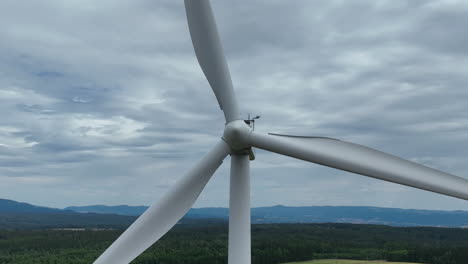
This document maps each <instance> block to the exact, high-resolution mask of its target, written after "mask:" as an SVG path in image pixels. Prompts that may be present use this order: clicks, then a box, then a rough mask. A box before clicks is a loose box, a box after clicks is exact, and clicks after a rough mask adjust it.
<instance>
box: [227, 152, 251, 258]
mask: <svg viewBox="0 0 468 264" xmlns="http://www.w3.org/2000/svg"><path fill="white" fill-rule="evenodd" d="M249 166H250V160H249V156H248V155H231V184H230V190H229V194H230V197H229V251H228V264H238V263H242V264H250V261H251V252H250V174H249Z"/></svg>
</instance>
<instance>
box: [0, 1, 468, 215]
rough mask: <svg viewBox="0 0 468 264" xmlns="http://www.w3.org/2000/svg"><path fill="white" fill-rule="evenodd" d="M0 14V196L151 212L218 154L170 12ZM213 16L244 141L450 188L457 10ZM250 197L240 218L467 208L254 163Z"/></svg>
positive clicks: (88, 7) (268, 11)
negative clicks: (308, 209) (340, 145)
mask: <svg viewBox="0 0 468 264" xmlns="http://www.w3.org/2000/svg"><path fill="white" fill-rule="evenodd" d="M0 5H1V6H0V10H1V11H0V16H1V17H2V24H3V25H4V26H3V27H2V28H1V29H0V34H1V35H2V36H4V37H3V38H2V42H1V43H0V111H1V112H2V113H7V114H5V115H2V119H0V144H2V143H3V144H4V145H8V146H3V145H0V180H1V181H2V183H3V184H2V185H0V193H2V194H4V195H5V196H6V197H9V198H12V199H17V200H23V201H26V202H37V203H39V204H44V205H49V206H67V205H71V204H91V203H92V204H94V203H107V204H125V203H127V204H150V203H152V202H153V201H156V200H157V199H158V198H159V197H160V196H161V195H162V194H163V193H164V191H166V190H167V189H168V188H169V187H170V186H171V184H173V183H174V182H175V181H176V180H177V179H179V178H180V177H181V176H182V175H183V173H184V171H186V170H188V169H189V168H190V166H191V165H193V164H194V163H195V162H196V161H197V160H198V159H199V158H200V156H201V155H203V154H204V153H206V152H207V151H208V150H209V148H210V146H212V145H213V144H215V142H217V141H218V140H220V137H221V132H222V129H223V125H224V120H223V115H222V113H221V111H220V110H219V107H218V105H217V103H216V99H215V96H214V95H213V93H212V92H211V90H210V89H209V86H208V83H207V81H206V80H205V79H204V76H203V73H202V71H201V70H200V68H199V66H198V65H197V62H196V59H195V56H194V53H193V49H192V47H191V41H190V37H189V34H188V28H187V25H186V21H185V12H184V9H183V3H182V1H169V0H167V1H156V2H155V1H136V2H135V1H122V2H118V3H116V2H112V1H99V2H96V1H84V2H83V1H82V2H79V3H78V2H76V3H74V2H66V3H63V2H61V1H53V0H49V1H43V2H40V3H39V2H37V3H36V2H35V3H32V4H31V5H32V6H28V8H26V7H25V6H24V5H22V4H20V3H18V2H17V1H3V2H2V3H1V4H0ZM212 5H213V8H214V10H215V12H216V13H215V15H216V18H217V21H218V27H219V29H220V32H221V38H222V39H223V41H224V47H225V50H226V56H227V58H228V61H229V65H230V68H231V75H232V79H233V82H234V85H235V88H236V93H237V97H238V99H239V101H240V104H241V106H242V111H243V112H242V114H243V116H247V113H251V114H260V115H261V116H262V118H261V119H260V120H259V121H258V122H257V130H258V131H260V132H281V133H289V134H304V135H320V136H331V137H337V138H341V139H344V140H349V141H354V142H356V143H360V144H364V145H368V146H371V147H374V148H377V149H381V150H384V151H387V152H389V153H392V154H396V155H399V156H402V157H405V158H408V159H411V160H414V161H417V162H422V163H424V164H427V165H429V166H433V167H435V168H439V169H443V170H446V171H448V172H451V173H454V174H459V175H461V176H464V177H467V175H466V169H467V167H466V165H465V162H464V160H466V157H467V154H468V152H467V150H466V147H465V145H466V144H464V142H466V140H467V138H468V133H467V132H466V128H467V126H468V125H467V121H466V120H467V119H468V117H467V115H466V113H467V112H468V109H467V104H466V103H465V101H466V100H464V98H467V97H468V92H467V91H468V90H467V89H465V88H466V85H467V82H468V79H467V77H466V73H465V69H466V66H467V64H468V63H467V61H466V54H467V50H466V49H467V48H466V47H467V45H463V44H464V43H465V42H466V36H465V35H466V34H461V33H463V32H462V31H463V30H462V29H463V26H464V25H465V24H466V23H464V21H465V20H466V19H465V17H468V16H467V14H468V9H467V8H466V5H465V4H461V3H460V4H451V3H450V1H403V0H401V1H400V0H399V1H364V0H363V1H352V2H351V1H313V2H311V1H241V2H236V3H230V2H221V1H219V2H218V1H213V3H212ZM2 129H3V130H2ZM6 143H8V144H6ZM228 176H229V159H227V160H226V161H225V163H224V165H223V166H222V167H221V168H220V170H219V171H218V172H217V174H216V175H215V176H214V178H213V181H212V182H210V183H209V185H208V186H207V188H206V190H205V191H204V192H203V194H202V196H201V197H200V201H199V202H197V204H196V206H226V205H227V199H228V196H227V194H228V182H229V177H228ZM252 181H253V183H252V195H253V196H252V197H253V199H252V201H253V205H255V206H258V205H273V204H289V205H317V204H321V205H343V204H344V205H374V206H392V207H414V208H432V209H468V205H466V204H464V203H461V202H458V201H455V200H454V199H450V198H444V197H441V196H440V195H436V194H430V193H426V192H423V191H414V190H412V189H410V188H407V187H401V186H398V185H392V184H390V183H382V182H379V181H377V180H373V179H368V178H366V177H361V176H356V175H352V174H349V173H345V172H340V171H337V170H333V169H329V168H324V167H320V166H317V165H311V164H307V163H302V162H301V161H295V160H293V159H290V158H286V157H281V156H278V155H276V154H272V153H267V152H264V151H258V152H257V160H256V161H254V162H253V163H252ZM350 197H351V198H350Z"/></svg>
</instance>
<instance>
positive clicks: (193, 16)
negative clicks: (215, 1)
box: [185, 0, 240, 123]
mask: <svg viewBox="0 0 468 264" xmlns="http://www.w3.org/2000/svg"><path fill="white" fill-rule="evenodd" d="M185 11H186V13H187V21H188V26H189V30H190V36H191V37H192V43H193V48H194V49H195V54H196V55H197V59H198V63H199V64H200V67H201V68H202V70H203V73H204V74H205V77H206V79H208V82H209V83H210V85H211V88H212V89H213V91H214V93H215V95H216V98H217V99H218V103H219V106H220V107H221V109H222V110H223V111H224V117H225V118H226V123H229V122H231V121H234V120H239V119H240V113H239V110H238V109H239V108H238V106H237V101H236V96H235V93H234V89H233V87H232V81H231V75H230V74H229V68H228V65H227V62H226V58H225V57H224V52H223V47H222V45H221V41H220V39H219V35H218V30H217V28H216V23H215V20H214V16H213V12H212V10H211V6H210V2H209V1H208V0H196V1H194V0H185Z"/></svg>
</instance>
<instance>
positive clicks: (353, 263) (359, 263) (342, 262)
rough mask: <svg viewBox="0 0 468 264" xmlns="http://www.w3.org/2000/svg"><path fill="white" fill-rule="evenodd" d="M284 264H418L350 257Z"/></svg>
mask: <svg viewBox="0 0 468 264" xmlns="http://www.w3.org/2000/svg"><path fill="white" fill-rule="evenodd" d="M285 264H419V263H413V262H388V261H384V260H369V261H367V260H351V259H318V260H311V261H302V262H288V263H285Z"/></svg>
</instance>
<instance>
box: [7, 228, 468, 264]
mask: <svg viewBox="0 0 468 264" xmlns="http://www.w3.org/2000/svg"><path fill="white" fill-rule="evenodd" d="M122 231H123V230H96V229H94V230H93V229H89V230H74V231H72V230H52V229H51V230H3V231H0V263H1V264H10V263H14V264H32V263H39V264H78V263H86V264H89V263H92V262H93V261H94V260H95V259H96V258H97V257H98V256H99V255H100V253H102V252H103V251H104V249H105V248H107V247H108V246H109V245H110V244H111V243H112V241H114V240H115V239H116V238H117V237H118V236H119V234H120V233H121V232H122ZM227 234H228V226H227V224H226V223H224V222H223V223H216V222H212V223H206V224H179V225H176V227H175V228H174V229H172V230H171V231H170V232H169V233H168V234H166V235H165V236H164V237H163V239H161V240H160V241H158V242H157V243H156V244H155V245H153V246H152V247H151V248H150V249H148V250H147V251H145V253H144V254H142V255H141V256H140V257H138V258H137V259H136V260H134V261H133V262H132V263H134V264H153V263H161V264H162V263H164V264H182V263H184V264H190V263H193V264H202V263H203V264H214V263H217V264H220V263H227V239H228V236H227ZM313 259H360V260H375V259H380V260H387V261H401V262H417V263H432V264H466V263H467V260H468V229H461V228H434V227H389V226H380V225H356V224H263V225H252V263H254V264H272V263H285V262H294V261H305V260H313Z"/></svg>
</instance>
